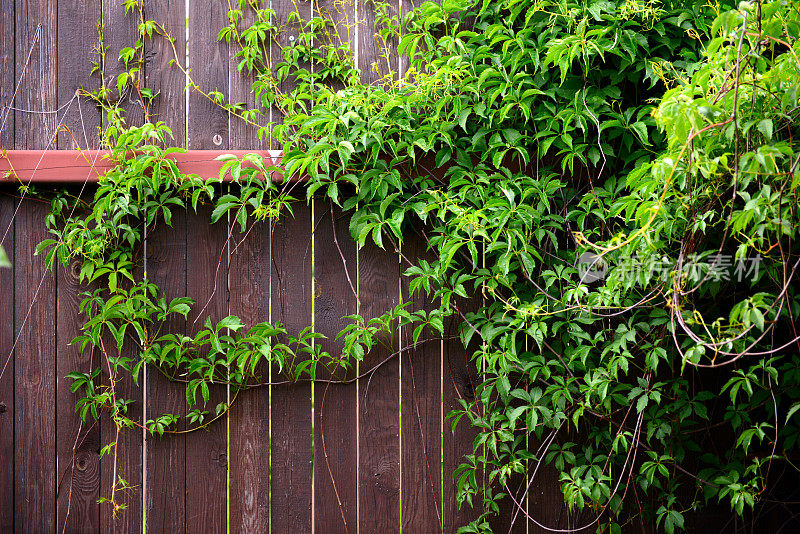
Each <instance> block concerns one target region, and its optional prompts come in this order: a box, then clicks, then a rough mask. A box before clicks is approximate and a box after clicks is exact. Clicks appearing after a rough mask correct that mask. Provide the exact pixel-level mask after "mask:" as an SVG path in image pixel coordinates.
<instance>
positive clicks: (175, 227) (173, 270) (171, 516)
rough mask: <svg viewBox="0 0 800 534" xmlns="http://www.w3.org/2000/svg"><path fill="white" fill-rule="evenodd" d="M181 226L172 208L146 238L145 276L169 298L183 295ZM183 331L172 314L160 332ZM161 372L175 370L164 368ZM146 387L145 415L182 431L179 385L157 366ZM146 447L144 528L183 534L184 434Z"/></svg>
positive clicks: (183, 220) (149, 441)
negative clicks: (175, 420)
mask: <svg viewBox="0 0 800 534" xmlns="http://www.w3.org/2000/svg"><path fill="white" fill-rule="evenodd" d="M186 224H187V217H186V213H185V212H184V211H183V210H182V209H180V208H177V209H173V210H172V227H169V226H167V225H166V224H163V223H162V224H161V225H160V226H159V227H158V228H157V229H156V230H155V231H154V232H153V233H152V234H148V236H147V277H148V278H149V279H150V280H152V281H153V283H155V284H156V285H157V286H158V287H159V288H161V290H162V291H163V293H164V295H165V296H166V298H167V301H168V302H169V301H170V300H172V299H174V298H176V297H184V296H186V256H187V252H186ZM185 329H186V321H185V320H184V319H183V318H182V317H173V318H171V319H169V320H168V321H166V323H165V325H164V327H163V328H162V330H161V334H166V333H169V332H172V333H182V332H184V331H185ZM164 371H165V372H166V373H168V374H169V373H171V372H175V371H174V370H173V369H166V368H165V369H164ZM145 387H146V391H145V406H146V410H147V412H146V418H147V419H156V418H158V417H160V416H161V415H163V414H173V415H177V416H181V421H180V423H179V426H178V429H183V428H184V427H185V425H184V424H183V418H182V416H183V415H185V413H186V395H185V389H184V387H183V386H182V384H180V383H177V382H172V381H170V380H168V379H167V378H166V377H165V376H164V375H163V374H162V373H161V372H159V370H158V369H157V368H156V367H150V368H148V369H147V380H146V386H145ZM173 428H174V427H173ZM145 450H146V453H147V454H146V455H147V459H146V460H147V463H146V466H147V467H146V473H145V485H146V499H145V505H146V507H147V511H146V519H147V529H148V530H151V529H153V530H156V531H163V532H172V533H180V532H185V527H186V493H185V492H186V471H185V469H186V438H185V436H184V435H169V434H165V435H164V437H159V436H158V435H157V434H156V435H150V434H148V435H147V437H146V440H145Z"/></svg>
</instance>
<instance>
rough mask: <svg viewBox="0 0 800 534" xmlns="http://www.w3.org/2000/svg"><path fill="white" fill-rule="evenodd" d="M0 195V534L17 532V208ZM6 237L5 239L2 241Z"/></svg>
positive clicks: (8, 199)
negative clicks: (1, 254) (1, 253)
mask: <svg viewBox="0 0 800 534" xmlns="http://www.w3.org/2000/svg"><path fill="white" fill-rule="evenodd" d="M12 139H13V132H12ZM15 205H16V202H15V201H14V199H12V198H11V197H10V196H8V195H4V194H3V195H0V240H2V246H3V248H4V249H5V251H6V255H7V256H8V259H9V261H10V262H11V265H12V267H10V268H3V267H0V317H5V320H4V321H2V322H0V457H1V458H3V462H2V464H0V532H12V531H13V530H14V293H15V290H14V267H13V266H14V264H15V262H14V221H13V219H12V217H13V214H14V207H15ZM4 237H5V239H3V238H4Z"/></svg>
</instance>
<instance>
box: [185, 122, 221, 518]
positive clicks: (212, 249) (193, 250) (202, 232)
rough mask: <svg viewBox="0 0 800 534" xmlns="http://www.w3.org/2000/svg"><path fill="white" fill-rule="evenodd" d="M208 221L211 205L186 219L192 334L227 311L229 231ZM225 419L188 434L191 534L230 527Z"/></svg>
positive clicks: (217, 399)
mask: <svg viewBox="0 0 800 534" xmlns="http://www.w3.org/2000/svg"><path fill="white" fill-rule="evenodd" d="M190 132H191V131H190ZM210 220H211V208H210V207H208V206H203V207H199V209H198V213H196V214H195V213H190V214H189V215H188V219H187V234H186V260H187V272H186V279H187V280H186V286H187V294H188V295H190V296H191V297H192V298H193V299H194V300H195V304H194V306H193V309H192V311H191V313H190V314H189V321H188V332H187V334H188V335H190V336H193V335H194V334H196V333H197V331H199V330H200V329H202V328H204V322H205V320H206V318H210V319H211V323H212V324H216V323H217V322H219V320H220V319H222V318H223V317H225V316H226V315H227V308H228V287H227V277H228V250H227V237H228V229H227V225H226V224H225V220H224V219H223V220H222V221H220V222H219V223H217V224H210V222H209V221H210ZM210 389H211V391H210V395H209V402H208V403H205V404H204V402H203V398H202V395H200V394H198V395H197V401H198V405H197V406H196V407H197V408H200V409H201V410H205V411H208V412H209V413H208V415H207V416H206V421H208V420H210V419H211V418H213V417H215V415H216V411H215V410H216V406H217V405H218V404H219V403H221V402H227V398H228V397H227V388H226V387H225V386H224V385H215V386H211V388H210ZM198 393H199V392H198ZM226 419H227V417H223V418H221V419H220V420H217V421H214V422H213V423H211V424H210V425H209V426H208V427H206V428H205V429H203V430H198V431H196V432H192V433H191V434H187V436H186V530H187V532H199V531H203V532H209V533H212V532H217V533H223V532H225V531H226V529H227V515H228V504H227V485H228V432H227V428H226V422H227V421H226ZM193 426H194V425H193Z"/></svg>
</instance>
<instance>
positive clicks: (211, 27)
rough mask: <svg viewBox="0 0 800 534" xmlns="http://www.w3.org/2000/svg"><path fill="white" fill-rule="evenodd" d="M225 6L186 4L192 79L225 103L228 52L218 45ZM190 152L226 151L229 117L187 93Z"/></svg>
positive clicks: (218, 3)
mask: <svg viewBox="0 0 800 534" xmlns="http://www.w3.org/2000/svg"><path fill="white" fill-rule="evenodd" d="M227 13H228V10H227V4H226V3H224V2H210V3H205V2H190V3H189V44H188V46H189V61H188V66H189V68H190V69H191V73H190V75H191V77H192V79H193V80H194V81H195V83H196V84H197V85H198V86H199V87H200V89H201V90H203V91H204V92H206V93H208V92H210V91H215V92H219V93H222V95H223V98H224V101H227V99H228V94H229V93H228V49H227V47H226V45H225V42H224V41H221V42H220V41H217V34H218V33H219V30H220V29H221V28H222V27H223V26H226V25H227V22H228V17H227ZM188 120H189V148H193V149H218V150H219V149H225V148H227V147H228V113H227V112H226V111H225V110H224V109H222V108H221V107H219V106H218V105H217V104H214V103H213V102H211V101H210V100H208V99H207V98H206V97H205V96H203V95H201V94H200V93H198V92H197V91H191V92H190V93H189V111H188Z"/></svg>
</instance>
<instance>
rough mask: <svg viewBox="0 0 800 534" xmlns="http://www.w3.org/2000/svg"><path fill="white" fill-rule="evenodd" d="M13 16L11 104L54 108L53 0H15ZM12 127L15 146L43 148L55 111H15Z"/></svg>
mask: <svg viewBox="0 0 800 534" xmlns="http://www.w3.org/2000/svg"><path fill="white" fill-rule="evenodd" d="M14 16H15V20H16V26H15V28H14V31H15V35H16V39H15V41H16V52H15V56H16V57H15V61H16V73H15V74H16V77H17V79H18V80H19V90H18V92H17V97H16V99H15V100H14V106H15V107H17V108H20V109H23V110H34V111H52V110H55V109H56V108H57V107H58V102H57V100H56V72H57V69H56V58H57V54H58V48H57V43H56V28H57V20H56V18H57V14H56V0H18V1H17V2H16V9H15V13H14ZM28 58H30V59H28ZM26 62H27V66H26ZM59 116H60V115H59ZM14 128H15V131H16V135H15V143H14V144H15V147H14V148H30V149H44V148H47V147H48V146H51V139H52V136H53V135H54V134H55V129H56V115H55V114H54V113H25V112H23V111H16V112H15V120H14ZM51 148H52V147H51Z"/></svg>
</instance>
